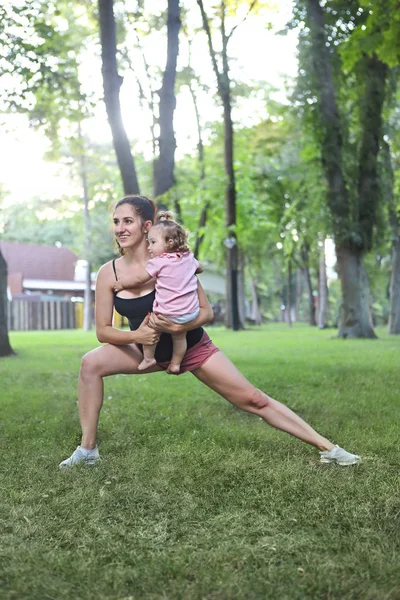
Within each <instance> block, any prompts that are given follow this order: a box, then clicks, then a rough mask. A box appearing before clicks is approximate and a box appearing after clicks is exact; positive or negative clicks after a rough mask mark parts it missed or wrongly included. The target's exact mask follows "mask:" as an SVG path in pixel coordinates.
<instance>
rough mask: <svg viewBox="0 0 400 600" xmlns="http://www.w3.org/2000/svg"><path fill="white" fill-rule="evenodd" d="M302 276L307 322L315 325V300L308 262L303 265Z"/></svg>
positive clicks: (312, 325)
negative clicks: (306, 297) (304, 285)
mask: <svg viewBox="0 0 400 600" xmlns="http://www.w3.org/2000/svg"><path fill="white" fill-rule="evenodd" d="M304 278H305V280H306V285H307V294H308V323H309V324H310V325H311V327H315V326H316V324H317V321H316V319H315V300H314V294H313V286H312V283H311V273H310V267H309V265H308V264H307V265H306V266H305V267H304Z"/></svg>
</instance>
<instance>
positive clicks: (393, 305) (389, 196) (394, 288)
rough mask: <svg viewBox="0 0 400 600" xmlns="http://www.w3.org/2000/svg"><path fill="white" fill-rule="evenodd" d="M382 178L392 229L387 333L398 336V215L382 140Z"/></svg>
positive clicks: (389, 160) (389, 162)
mask: <svg viewBox="0 0 400 600" xmlns="http://www.w3.org/2000/svg"><path fill="white" fill-rule="evenodd" d="M382 159H383V167H384V170H383V176H382V191H383V194H384V198H385V201H386V202H387V204H388V211H389V221H390V226H391V228H392V274H391V277H390V288H389V289H390V314H389V333H390V334H394V335H399V334H400V213H399V211H398V210H397V206H396V202H395V200H394V195H393V187H394V173H393V166H392V157H391V153H390V147H389V144H388V142H387V141H386V139H383V140H382Z"/></svg>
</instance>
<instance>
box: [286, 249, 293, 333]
mask: <svg viewBox="0 0 400 600" xmlns="http://www.w3.org/2000/svg"><path fill="white" fill-rule="evenodd" d="M286 316H287V324H288V325H289V327H291V326H292V260H291V259H290V258H289V261H288V271H287V295H286Z"/></svg>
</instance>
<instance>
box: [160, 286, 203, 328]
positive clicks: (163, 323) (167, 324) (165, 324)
mask: <svg viewBox="0 0 400 600" xmlns="http://www.w3.org/2000/svg"><path fill="white" fill-rule="evenodd" d="M197 293H198V295H199V304H200V313H199V316H198V317H197V318H196V319H194V321H190V323H184V324H183V325H178V323H173V322H172V321H170V320H169V319H167V317H163V315H156V314H155V313H152V314H151V315H150V318H149V326H150V327H152V328H153V329H154V330H155V331H158V332H164V333H185V332H187V331H190V330H191V329H196V327H201V326H202V325H206V324H207V323H212V321H213V319H214V312H213V309H212V308H211V304H210V303H209V301H208V298H207V296H206V294H205V292H204V290H203V286H202V285H201V283H200V281H198V282H197Z"/></svg>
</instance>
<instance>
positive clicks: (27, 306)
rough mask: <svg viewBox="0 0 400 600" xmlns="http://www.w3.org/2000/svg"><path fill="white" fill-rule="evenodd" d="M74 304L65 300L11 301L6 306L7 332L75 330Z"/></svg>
mask: <svg viewBox="0 0 400 600" xmlns="http://www.w3.org/2000/svg"><path fill="white" fill-rule="evenodd" d="M75 327H76V316H75V304H74V303H73V302H68V301H65V300H61V301H59V300H45V301H44V300H37V299H32V300H30V299H29V300H28V299H23V300H22V299H13V300H12V302H9V304H8V330H9V331H29V330H46V329H75Z"/></svg>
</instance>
